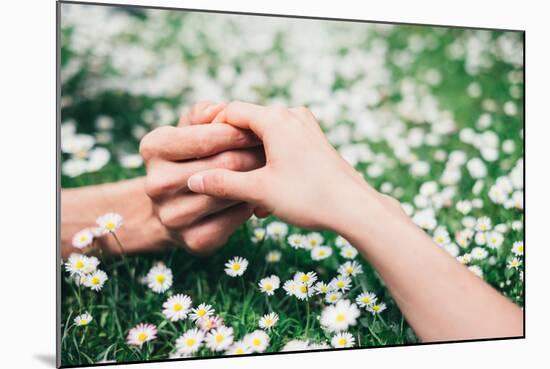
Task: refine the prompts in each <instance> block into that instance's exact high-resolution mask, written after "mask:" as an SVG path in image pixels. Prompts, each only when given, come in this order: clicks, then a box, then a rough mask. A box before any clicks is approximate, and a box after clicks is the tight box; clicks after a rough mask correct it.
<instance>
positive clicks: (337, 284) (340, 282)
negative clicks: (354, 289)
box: [336, 281, 345, 288]
mask: <svg viewBox="0 0 550 369" xmlns="http://www.w3.org/2000/svg"><path fill="white" fill-rule="evenodd" d="M344 285H345V283H344V281H338V283H336V286H338V288H342V287H344Z"/></svg>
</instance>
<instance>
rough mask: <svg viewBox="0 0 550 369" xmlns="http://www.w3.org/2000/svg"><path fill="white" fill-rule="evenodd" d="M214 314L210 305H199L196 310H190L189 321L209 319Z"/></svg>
mask: <svg viewBox="0 0 550 369" xmlns="http://www.w3.org/2000/svg"><path fill="white" fill-rule="evenodd" d="M213 314H214V309H213V308H212V305H207V304H205V303H202V304H200V305H199V306H197V307H196V308H193V309H191V313H190V314H189V319H191V320H192V321H196V320H198V319H201V318H205V317H209V316H211V315H213Z"/></svg>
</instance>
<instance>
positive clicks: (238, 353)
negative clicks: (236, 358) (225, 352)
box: [235, 347, 244, 355]
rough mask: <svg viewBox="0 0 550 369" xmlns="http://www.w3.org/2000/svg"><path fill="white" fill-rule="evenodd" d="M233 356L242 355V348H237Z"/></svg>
mask: <svg viewBox="0 0 550 369" xmlns="http://www.w3.org/2000/svg"><path fill="white" fill-rule="evenodd" d="M235 354H236V355H242V354H244V350H243V348H242V347H239V348H237V349H236V350H235Z"/></svg>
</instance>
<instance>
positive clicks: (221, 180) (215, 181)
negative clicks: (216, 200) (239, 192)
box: [209, 173, 227, 198]
mask: <svg viewBox="0 0 550 369" xmlns="http://www.w3.org/2000/svg"><path fill="white" fill-rule="evenodd" d="M209 187H210V188H211V189H212V193H213V194H214V196H217V197H221V198H224V197H226V196H227V192H226V190H225V176H224V175H223V174H222V173H218V174H215V175H213V176H211V177H210V185H209Z"/></svg>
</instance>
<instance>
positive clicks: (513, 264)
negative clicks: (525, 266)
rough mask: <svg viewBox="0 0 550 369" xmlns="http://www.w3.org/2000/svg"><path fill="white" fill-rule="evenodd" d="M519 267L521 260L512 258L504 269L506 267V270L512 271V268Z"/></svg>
mask: <svg viewBox="0 0 550 369" xmlns="http://www.w3.org/2000/svg"><path fill="white" fill-rule="evenodd" d="M520 266H521V260H520V259H518V258H513V259H512V260H510V261H509V262H508V264H507V265H506V267H507V268H508V269H512V268H514V269H518V268H519V267H520Z"/></svg>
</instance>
